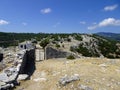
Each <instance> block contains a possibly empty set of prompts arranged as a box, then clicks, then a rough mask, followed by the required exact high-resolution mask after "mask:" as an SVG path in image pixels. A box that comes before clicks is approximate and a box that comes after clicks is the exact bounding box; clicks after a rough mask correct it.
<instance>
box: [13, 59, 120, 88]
mask: <svg viewBox="0 0 120 90" xmlns="http://www.w3.org/2000/svg"><path fill="white" fill-rule="evenodd" d="M73 76H76V77H73ZM61 80H62V82H61ZM62 83H63V84H62ZM15 90H120V60H113V59H112V60H110V59H100V58H83V59H75V60H67V59H51V60H45V61H41V62H36V70H35V71H34V73H33V75H32V76H31V77H30V80H26V81H21V84H20V86H17V87H16V88H15Z"/></svg>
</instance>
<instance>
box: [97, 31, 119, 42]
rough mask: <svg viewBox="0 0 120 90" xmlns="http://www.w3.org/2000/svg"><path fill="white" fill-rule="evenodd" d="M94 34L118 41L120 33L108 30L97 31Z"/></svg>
mask: <svg viewBox="0 0 120 90" xmlns="http://www.w3.org/2000/svg"><path fill="white" fill-rule="evenodd" d="M96 35H99V36H102V37H105V38H108V39H111V40H117V41H120V33H118V34H117V33H110V32H99V33H96Z"/></svg>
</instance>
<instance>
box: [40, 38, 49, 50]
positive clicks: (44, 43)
mask: <svg viewBox="0 0 120 90" xmlns="http://www.w3.org/2000/svg"><path fill="white" fill-rule="evenodd" d="M47 44H49V39H45V40H42V41H41V42H40V46H42V47H43V48H45V47H46V46H47Z"/></svg>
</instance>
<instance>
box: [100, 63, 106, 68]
mask: <svg viewBox="0 0 120 90" xmlns="http://www.w3.org/2000/svg"><path fill="white" fill-rule="evenodd" d="M99 66H100V67H105V68H106V67H108V65H106V64H105V63H103V64H100V65H99Z"/></svg>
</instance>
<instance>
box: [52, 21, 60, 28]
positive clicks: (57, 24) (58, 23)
mask: <svg viewBox="0 0 120 90" xmlns="http://www.w3.org/2000/svg"><path fill="white" fill-rule="evenodd" d="M60 24H61V23H60V22H57V23H56V24H55V25H53V27H54V28H56V27H57V26H59V25H60Z"/></svg>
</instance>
